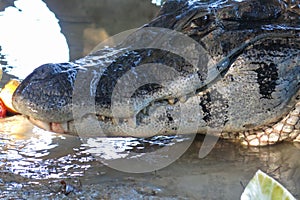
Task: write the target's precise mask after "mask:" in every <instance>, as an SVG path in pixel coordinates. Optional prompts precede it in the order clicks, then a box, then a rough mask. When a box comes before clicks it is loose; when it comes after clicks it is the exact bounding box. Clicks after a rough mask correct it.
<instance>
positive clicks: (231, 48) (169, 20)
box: [14, 1, 300, 146]
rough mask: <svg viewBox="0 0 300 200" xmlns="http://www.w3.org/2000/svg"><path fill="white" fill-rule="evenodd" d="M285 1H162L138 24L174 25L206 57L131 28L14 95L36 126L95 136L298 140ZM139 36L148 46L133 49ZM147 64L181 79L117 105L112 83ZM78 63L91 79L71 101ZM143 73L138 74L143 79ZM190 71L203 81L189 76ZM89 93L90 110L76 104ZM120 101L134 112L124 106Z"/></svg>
mask: <svg viewBox="0 0 300 200" xmlns="http://www.w3.org/2000/svg"><path fill="white" fill-rule="evenodd" d="M288 7H289V6H288V5H285V3H284V2H281V1H280V2H279V1H239V2H238V1H233V2H231V1H229V2H228V1H220V2H219V3H216V4H214V3H212V4H204V3H203V2H201V1H167V2H166V4H165V6H164V7H163V8H162V10H161V12H160V13H159V16H158V17H157V18H156V19H154V20H153V21H152V22H150V23H149V24H148V25H146V26H145V27H143V28H149V27H150V28H154V27H156V28H158V27H162V28H161V29H163V28H166V29H172V30H176V31H178V32H180V33H182V34H183V35H185V36H187V37H188V38H190V39H193V40H194V41H196V43H197V44H198V45H200V46H201V47H203V51H202V53H204V54H205V55H207V57H206V58H205V59H204V60H205V62H203V63H200V62H199V63H197V64H196V65H195V66H194V64H191V63H188V64H189V65H188V64H187V62H190V60H186V59H185V58H184V56H181V55H180V54H178V52H176V53H174V52H173V51H169V50H166V49H164V48H162V49H163V50H161V49H160V48H157V47H153V46H151V44H153V43H165V44H166V45H167V46H172V45H173V44H174V43H175V44H177V46H179V47H180V46H184V47H185V48H182V49H181V50H182V51H187V52H189V54H191V57H193V56H194V57H193V58H198V57H200V56H202V54H199V52H198V51H190V50H191V48H192V47H191V46H194V45H186V44H184V43H182V41H181V40H175V39H171V38H168V37H160V36H162V35H159V34H156V36H158V37H155V36H153V35H152V36H151V37H145V35H142V34H141V35H139V34H137V35H134V34H133V35H134V36H133V37H128V38H127V39H126V40H125V41H123V42H122V43H121V44H120V45H119V46H116V47H114V48H108V49H103V50H99V51H98V52H95V53H93V54H90V55H88V56H86V57H84V58H82V59H79V60H76V61H74V62H70V63H66V64H48V65H45V66H42V67H40V68H38V69H37V70H35V71H34V72H33V73H32V74H31V75H30V76H29V77H27V78H26V79H25V80H24V81H23V83H22V85H23V86H22V87H20V88H19V90H18V92H17V93H15V94H16V95H15V99H14V101H15V104H16V106H19V108H18V109H17V110H19V111H20V112H21V113H23V114H25V115H28V116H30V119H31V121H32V122H33V123H34V124H36V125H37V126H39V127H42V128H44V129H46V130H51V131H54V132H59V133H75V134H76V133H80V134H84V135H88V134H93V133H94V134H97V133H99V127H100V129H101V131H100V132H102V133H105V135H106V136H135V137H150V136H153V135H154V134H160V135H165V134H177V133H180V134H189V133H206V132H210V133H211V134H214V135H216V136H222V137H225V138H231V139H240V140H242V144H245V145H253V146H258V145H259V146H262V145H267V144H273V143H276V142H279V141H282V140H300V133H299V130H300V124H299V112H300V103H299V96H298V91H299V87H300V85H299V80H300V76H299V74H300V66H299V51H300V48H299V44H300V43H299V15H298V14H297V12H296V13H295V12H291V11H290V10H293V7H289V9H287V8H288ZM177 8H178V9H177ZM297 20H298V21H297ZM146 36H148V35H146ZM144 41H145V43H143V44H149V46H150V47H149V46H147V47H149V49H147V48H146V49H142V48H138V49H137V50H136V49H130V48H129V47H130V46H132V45H133V44H140V43H141V42H144ZM147 42H148V43H147ZM142 46H143V45H142ZM177 46H176V47H177ZM187 46H188V48H186V47H187ZM144 48H145V46H144ZM151 48H152V49H151ZM120 49H126V52H123V53H124V54H122V55H121V56H120V55H118V53H117V52H118V51H119V50H120ZM153 49H156V50H157V51H153ZM179 49H180V48H179ZM177 50H178V48H177ZM168 51H169V52H168ZM99 52H100V55H99V54H97V53H99ZM179 53H181V52H179ZM174 54H175V56H174ZM176 55H177V57H176ZM178 55H179V56H178ZM182 60H186V62H184V61H182ZM110 61H113V62H110ZM106 62H110V65H109V67H107V66H106V64H105V63H106ZM209 62H211V63H210V64H208V63H209ZM149 63H152V64H153V63H157V64H162V65H166V66H171V68H173V70H174V71H176V72H179V74H180V77H181V79H179V81H178V80H176V79H172V80H171V81H169V82H168V81H166V82H162V83H163V84H161V85H162V86H166V85H168V86H171V87H172V88H171V89H170V90H168V89H166V88H164V87H158V89H157V88H156V87H152V86H151V85H150V86H149V87H146V89H144V90H143V89H141V90H140V91H139V92H140V93H136V96H134V95H133V96H131V95H132V93H130V92H128V94H130V95H127V94H126V92H125V95H124V96H122V95H121V96H119V97H118V98H117V101H116V102H117V105H119V106H117V107H114V104H113V103H114V101H113V100H114V98H113V97H112V96H113V90H114V89H115V86H116V85H117V82H118V80H120V79H121V77H122V78H123V75H124V74H126V73H127V72H128V71H133V73H134V72H136V70H137V68H138V66H141V65H144V64H149ZM80 66H81V67H80ZM80 69H84V70H83V71H84V72H83V73H85V78H87V79H82V80H81V81H79V83H80V84H85V83H88V85H89V86H91V87H88V88H86V87H82V88H83V89H81V90H79V91H78V92H77V93H78V94H79V95H81V94H83V93H84V92H86V91H85V90H88V92H87V93H84V94H85V95H82V96H83V97H82V98H81V100H82V101H81V102H79V103H78V104H76V103H74V98H73V97H74V92H72V91H74V87H75V86H74V82H75V79H76V81H77V80H78V77H77V76H76V75H77V73H78V71H80ZM166 74H167V73H166ZM145 75H147V74H142V76H139V75H138V76H137V78H139V79H141V80H142V79H143V78H145V77H146V76H145ZM157 75H160V73H157ZM191 77H192V78H191ZM193 77H196V79H197V80H200V81H198V82H197V81H194V82H193V81H192V80H193ZM164 78H165V77H163V76H162V80H163V79H164ZM130 80H131V78H130V77H129V78H127V81H125V82H124V85H123V87H121V88H120V93H122V90H126V91H127V87H126V86H127V85H126V84H127V83H128V82H130ZM95 82H97V83H98V84H94V83H95ZM154 83H157V82H154ZM158 83H161V82H158ZM93 84H94V85H93ZM40 85H43V87H42V88H41V86H40ZM75 85H76V84H75ZM80 86H82V85H80ZM75 88H76V87H75ZM79 88H80V87H79ZM153 88H154V90H153ZM178 88H180V89H178ZM156 89H157V90H156ZM169 91H171V92H170V93H169ZM143 92H145V93H146V95H144V93H143ZM75 93H76V92H75ZM89 93H91V94H89ZM117 93H118V92H117ZM86 94H87V95H86ZM139 95H140V96H139ZM147 95H148V96H147ZM87 96H88V98H94V100H95V101H94V102H95V103H94V104H95V105H88V106H94V107H95V109H94V110H93V109H92V110H89V109H88V108H87V107H84V106H82V107H80V105H81V104H84V103H85V100H86V99H85V97H87ZM139 97H142V98H140V100H141V101H140V102H139ZM124 98H125V102H126V101H127V103H128V102H129V103H128V104H130V105H132V107H131V108H133V109H131V110H130V109H128V110H126V109H125V108H126V106H128V105H127V104H122V101H123V99H124ZM126 98H127V100H126ZM49 99H50V100H51V102H50V103H49ZM120 99H121V100H122V101H120V102H119V101H118V100H120ZM118 103H120V104H118ZM123 103H124V102H123ZM74 105H75V107H74ZM76 105H78V107H76ZM123 105H124V108H123ZM129 107H130V106H129ZM114 108H116V110H114ZM74 109H75V110H77V111H78V113H75V114H76V116H74V112H73V111H74ZM80 112H82V113H80ZM35 119H37V120H35ZM47 120H48V122H46V121H47Z"/></svg>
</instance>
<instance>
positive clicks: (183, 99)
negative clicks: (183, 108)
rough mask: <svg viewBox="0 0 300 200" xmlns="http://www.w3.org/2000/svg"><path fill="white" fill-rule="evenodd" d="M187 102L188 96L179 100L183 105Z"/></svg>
mask: <svg viewBox="0 0 300 200" xmlns="http://www.w3.org/2000/svg"><path fill="white" fill-rule="evenodd" d="M186 100H187V96H182V97H180V98H179V101H180V102H181V103H185V102H186Z"/></svg>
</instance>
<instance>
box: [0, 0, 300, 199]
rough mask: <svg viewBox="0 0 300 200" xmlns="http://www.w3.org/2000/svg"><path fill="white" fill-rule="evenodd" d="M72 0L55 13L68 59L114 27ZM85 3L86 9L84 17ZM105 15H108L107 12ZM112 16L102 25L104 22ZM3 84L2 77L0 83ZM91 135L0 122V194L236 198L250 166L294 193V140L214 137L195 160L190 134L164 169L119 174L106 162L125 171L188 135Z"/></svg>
mask: <svg viewBox="0 0 300 200" xmlns="http://www.w3.org/2000/svg"><path fill="white" fill-rule="evenodd" d="M73 1H74V0H72V5H77V3H78V5H79V6H78V7H76V6H75V8H74V10H68V7H67V5H68V3H66V4H65V5H64V6H62V7H59V8H57V16H59V17H61V22H60V25H61V26H62V29H63V32H68V33H69V34H70V33H72V34H70V35H71V36H70V35H69V36H68V35H67V36H66V37H67V41H68V43H69V46H70V52H71V57H72V58H76V57H79V56H81V55H83V54H85V53H84V52H87V51H89V50H91V48H92V46H95V45H96V44H97V43H98V42H99V40H101V39H103V38H102V36H103V34H102V35H101V34H100V35H101V36H99V37H96V39H95V38H94V37H91V36H94V35H98V34H99V33H104V32H103V31H105V32H106V33H105V34H104V36H105V37H107V36H108V35H112V34H114V33H117V32H118V31H121V30H117V29H116V28H115V27H114V28H112V29H109V28H108V27H109V26H108V27H105V28H103V27H101V25H99V24H98V23H96V21H95V20H97V21H99V19H100V18H101V16H102V15H103V13H101V12H98V14H97V12H96V11H95V10H97V9H96V8H98V7H97V6H96V7H95V5H98V4H97V3H95V4H94V5H93V4H92V3H91V1H80V2H79V1H76V3H73ZM149 1H150V0H149ZM66 2H67V1H66ZM83 2H86V3H83ZM103 2H106V3H107V1H103ZM50 4H51V6H50ZM49 6H50V7H51V8H52V9H54V8H55V6H57V2H56V3H55V1H52V3H49ZM93 6H94V7H95V8H94V12H92V13H93V14H84V13H87V12H86V11H87V10H91V8H92V7H93ZM98 6H99V5H98ZM99 9H100V8H99ZM102 9H103V8H102ZM151 9H153V10H150V9H148V10H149V13H148V12H147V13H145V11H144V10H143V11H141V12H142V13H143V14H145V15H149V16H147V17H145V18H143V20H144V21H145V22H146V21H147V18H151V16H152V15H153V14H154V11H155V10H157V9H156V8H153V7H151ZM0 10H1V9H0ZM65 10H68V11H69V12H68V14H64V12H63V11H65ZM146 10H147V9H146ZM115 14H116V13H114V17H116V16H115ZM123 14H124V13H123ZM139 14H140V15H141V13H139ZM139 14H137V15H139ZM105 15H106V17H107V16H109V14H108V13H105ZM120 15H121V16H122V13H120ZM76 16H77V17H76ZM91 16H92V17H91ZM116 18H117V19H118V17H116ZM116 18H115V19H116ZM119 18H120V19H121V18H122V17H119ZM109 19H111V17H109ZM101 20H102V22H103V19H102V18H101ZM101 20H100V21H101ZM139 20H141V19H140V18H139ZM113 21H114V20H112V21H109V20H108V21H105V22H103V23H104V24H108V25H110V26H112V25H113V24H114V23H112V22H113ZM139 23H141V22H140V21H139ZM117 24H121V22H118V23H117ZM124 26H125V25H124ZM134 26H135V25H134ZM123 28H124V27H123ZM130 28H133V27H130ZM128 29H129V27H128ZM96 33H97V34H96ZM106 34H107V35H106ZM89 36H90V37H89ZM0 46H1V44H0ZM0 58H1V55H0ZM3 61H4V59H3ZM5 62H6V61H5ZM0 63H1V62H0ZM2 63H4V62H2ZM7 66H8V65H7ZM7 66H6V67H7ZM14 67H18V66H14ZM8 72H9V70H8ZM6 78H7V77H6ZM6 81H7V80H3V81H2V84H3V83H5V82H6ZM192 138H193V137H192ZM95 140H96V141H97V142H98V143H97V145H93V144H94V143H88V144H86V143H82V140H81V138H79V137H76V136H70V135H59V134H55V133H51V132H46V131H43V130H41V129H39V128H37V127H34V126H33V125H32V124H31V123H29V122H28V120H27V119H26V118H24V117H22V116H14V117H12V118H6V119H1V120H0V199H9V198H13V199H76V198H77V199H239V197H240V195H241V193H242V191H243V188H244V187H245V186H246V184H247V183H248V181H249V180H250V179H251V178H252V176H253V175H254V174H255V172H256V171H257V170H258V169H261V170H263V171H265V172H266V173H267V174H269V175H271V176H272V177H274V178H275V179H277V180H278V181H279V182H280V183H282V184H283V185H284V186H285V187H286V188H287V189H288V190H289V191H291V192H292V194H293V195H294V196H295V197H296V198H298V199H299V198H300V159H299V157H300V150H299V148H300V147H299V146H300V145H299V144H292V143H287V142H286V143H282V144H278V145H274V146H270V147H261V148H246V147H243V146H241V145H239V144H237V143H234V142H231V141H226V140H225V141H224V140H220V141H219V142H218V143H217V144H216V145H215V146H214V148H213V150H212V151H211V152H210V153H209V154H208V156H206V157H204V158H199V150H200V148H201V145H202V143H203V136H200V135H198V136H197V137H196V138H195V140H194V141H193V142H192V144H191V145H190V147H189V148H188V150H187V151H186V152H185V153H184V154H183V155H182V156H181V157H180V158H179V159H176V161H175V162H173V163H172V164H170V165H168V166H167V167H164V168H162V169H159V170H155V171H153V172H147V173H126V172H122V171H120V170H116V169H113V168H112V167H111V166H112V165H111V161H120V162H119V163H121V164H120V165H118V166H114V167H115V168H117V169H124V167H125V165H124V164H122V163H124V160H126V161H127V162H126V163H129V164H131V162H132V163H133V164H132V168H133V167H136V166H137V163H135V162H136V160H138V159H142V158H144V157H145V158H146V159H145V160H146V162H147V163H149V165H150V166H151V164H153V163H155V161H156V160H159V159H161V157H160V156H161V154H159V153H156V154H155V153H154V154H150V153H153V152H157V151H159V150H161V149H163V148H165V147H167V150H169V152H170V153H172V152H173V150H170V149H172V147H176V145H178V144H183V143H185V142H191V139H190V138H189V136H174V137H157V138H152V139H144V140H143V139H134V138H127V139H124V138H95ZM99 144H100V145H99ZM95 148H96V150H95ZM94 153H97V154H94ZM149 155H151V156H149ZM143 156H144V157H143ZM117 163H118V162H117ZM129 167H130V165H129ZM137 167H139V166H137ZM126 169H128V166H127V168H126Z"/></svg>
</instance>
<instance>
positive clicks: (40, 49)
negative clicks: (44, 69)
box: [0, 0, 69, 78]
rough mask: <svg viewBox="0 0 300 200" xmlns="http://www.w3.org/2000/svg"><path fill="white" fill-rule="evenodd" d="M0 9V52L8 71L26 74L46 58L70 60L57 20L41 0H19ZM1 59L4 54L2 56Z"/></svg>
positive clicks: (14, 73)
mask: <svg viewBox="0 0 300 200" xmlns="http://www.w3.org/2000/svg"><path fill="white" fill-rule="evenodd" d="M14 4H15V7H11V6H10V7H7V8H6V9H5V10H4V11H3V12H0V27H1V31H0V47H1V54H3V55H4V59H5V61H6V62H7V66H12V67H13V68H12V69H11V70H10V71H9V73H10V74H13V75H15V76H17V77H19V78H25V77H26V76H27V75H28V74H29V73H30V72H31V71H32V70H33V69H34V68H36V67H38V66H39V65H41V64H44V63H48V62H66V61H68V60H69V48H68V45H67V42H66V38H65V37H64V35H63V34H62V33H61V29H60V26H59V24H58V20H57V19H56V17H55V15H54V14H53V13H52V12H51V11H50V10H49V9H48V7H47V6H46V4H45V3H44V2H42V1H41V0H18V1H15V2H14ZM2 59H3V58H2Z"/></svg>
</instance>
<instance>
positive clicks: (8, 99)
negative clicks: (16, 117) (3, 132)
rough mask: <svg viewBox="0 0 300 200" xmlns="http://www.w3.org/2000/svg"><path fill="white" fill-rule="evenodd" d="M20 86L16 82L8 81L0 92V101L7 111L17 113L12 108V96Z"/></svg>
mask: <svg viewBox="0 0 300 200" xmlns="http://www.w3.org/2000/svg"><path fill="white" fill-rule="evenodd" d="M19 85H20V82H19V81H18V80H15V79H12V80H10V81H9V82H8V83H7V84H6V85H5V86H4V88H3V89H2V90H1V92H0V99H2V101H3V103H4V104H5V106H6V108H7V110H8V111H10V112H12V113H17V111H16V110H15V109H14V107H13V106H12V95H13V93H14V91H15V90H16V89H17V87H18V86H19Z"/></svg>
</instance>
